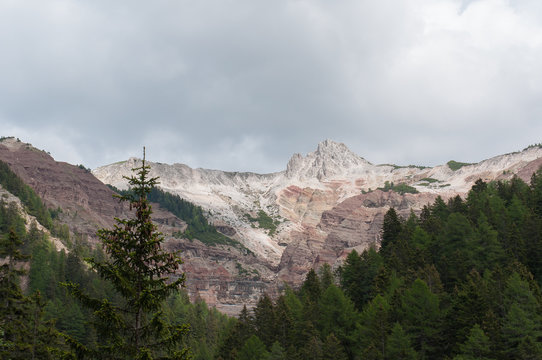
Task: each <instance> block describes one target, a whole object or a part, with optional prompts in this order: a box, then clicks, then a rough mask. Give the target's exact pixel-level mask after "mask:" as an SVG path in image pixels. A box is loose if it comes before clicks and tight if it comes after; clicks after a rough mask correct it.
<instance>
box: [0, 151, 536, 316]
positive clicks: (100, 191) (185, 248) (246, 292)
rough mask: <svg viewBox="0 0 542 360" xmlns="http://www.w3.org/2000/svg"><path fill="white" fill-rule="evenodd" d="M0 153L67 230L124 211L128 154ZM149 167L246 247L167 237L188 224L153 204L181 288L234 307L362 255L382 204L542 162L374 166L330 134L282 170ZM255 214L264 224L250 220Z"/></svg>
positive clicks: (376, 235) (423, 201)
mask: <svg viewBox="0 0 542 360" xmlns="http://www.w3.org/2000/svg"><path fill="white" fill-rule="evenodd" d="M0 160H3V161H5V162H7V163H8V164H10V166H11V167H12V169H13V170H14V171H15V172H16V173H17V174H19V176H21V177H22V178H23V180H24V181H25V182H27V183H28V184H29V185H30V186H32V187H33V188H34V189H35V190H36V191H37V193H38V194H39V195H40V196H42V198H43V199H44V200H45V201H46V203H47V205H48V206H49V207H53V208H56V207H58V206H59V207H61V208H62V209H63V210H64V212H63V213H62V214H61V221H63V222H65V223H67V224H68V225H69V226H70V229H71V230H72V232H75V233H82V234H86V235H87V236H88V237H89V238H90V239H91V240H93V239H94V240H95V235H94V234H95V231H96V230H97V229H98V228H99V227H104V226H111V225H112V223H113V217H114V216H124V215H126V214H127V211H126V210H127V209H125V208H123V207H122V206H121V205H120V204H119V203H118V202H117V201H116V200H114V199H113V198H112V197H111V195H112V192H111V191H110V190H109V188H107V187H106V186H105V185H104V183H107V184H112V185H114V186H116V187H118V188H121V189H122V188H126V186H127V183H126V180H125V179H124V178H123V176H129V175H131V169H132V168H134V167H136V166H137V165H138V163H139V161H140V160H138V159H136V158H131V159H128V160H127V161H124V162H120V163H115V164H111V165H107V166H103V167H100V168H98V169H95V170H93V171H92V174H91V173H89V172H88V171H87V170H85V169H80V168H79V167H76V166H73V165H69V164H66V163H58V162H56V161H54V159H52V158H51V157H50V156H49V155H47V154H46V153H44V152H42V151H39V150H36V149H34V148H32V147H31V146H29V145H27V144H23V143H19V142H16V141H15V140H9V141H6V140H4V142H2V143H0ZM150 165H151V173H150V175H151V176H158V177H159V178H160V185H159V186H160V187H161V188H162V189H163V190H165V191H168V192H171V193H173V194H177V195H179V196H181V197H182V198H185V199H187V200H189V201H191V202H193V203H195V204H197V205H200V206H202V207H203V208H204V209H205V210H206V211H208V212H209V214H210V221H211V222H212V223H214V224H215V225H216V226H217V229H219V231H221V232H223V233H224V234H226V235H228V236H231V237H232V238H234V239H235V240H238V241H239V242H241V243H242V244H243V245H244V246H245V247H246V248H248V249H249V250H251V251H252V253H253V254H250V253H249V254H246V252H243V251H240V250H239V249H237V248H235V247H232V246H224V245H219V246H215V247H209V246H206V245H204V244H203V243H201V242H199V241H198V240H194V241H192V242H191V241H188V240H186V239H177V238H175V237H173V236H172V234H173V233H175V232H176V231H179V230H181V231H182V230H184V227H185V226H186V225H185V224H184V223H183V222H182V221H180V220H179V219H177V218H175V216H174V215H172V214H170V213H169V212H167V211H164V210H162V209H160V208H159V207H158V206H157V205H155V206H154V210H155V214H154V215H155V216H154V219H155V221H156V222H157V223H158V224H159V228H160V230H161V231H162V232H163V233H164V234H166V236H167V239H168V240H167V245H166V246H167V248H168V249H170V250H177V249H180V250H181V251H182V257H183V259H184V261H185V263H184V264H183V271H185V272H186V273H187V279H188V281H187V286H188V290H189V293H190V296H191V297H192V298H195V297H201V298H203V299H205V300H206V301H207V302H208V303H209V304H211V305H215V306H216V307H217V308H219V309H220V310H222V311H224V312H227V313H231V314H235V313H237V312H238V311H239V310H240V309H241V308H242V306H243V304H247V305H249V306H250V305H254V304H255V303H256V302H257V299H258V298H259V297H260V296H261V294H263V293H264V292H265V293H269V294H270V295H274V294H277V293H278V291H279V290H280V287H281V286H282V284H283V283H284V282H287V283H289V284H291V285H294V286H295V285H298V284H299V283H300V282H301V281H302V280H303V278H304V276H305V274H306V273H307V271H308V270H309V269H310V268H311V267H318V266H320V265H321V264H323V263H329V264H331V265H332V266H337V265H339V264H340V263H341V262H342V261H343V260H344V258H345V256H346V255H347V254H348V252H350V251H351V250H352V249H356V250H358V251H360V252H361V251H363V250H364V249H366V248H367V247H369V246H373V245H374V246H378V245H379V242H380V229H381V226H382V221H383V217H384V214H385V213H386V211H387V210H388V209H389V208H390V207H394V208H395V209H396V210H397V211H398V213H399V214H400V215H402V216H404V217H407V216H408V215H409V213H410V211H411V210H413V211H415V212H417V211H420V210H421V209H422V207H423V206H424V205H427V204H430V203H433V202H434V200H435V199H436V197H437V196H441V197H442V198H443V199H444V200H446V199H448V198H450V197H452V196H455V195H462V196H464V195H465V194H466V192H467V191H468V190H469V189H470V187H471V186H472V185H473V184H474V182H475V181H476V180H477V179H479V178H482V179H483V180H485V181H490V180H501V179H510V178H512V176H514V175H515V174H517V175H518V176H520V177H521V178H522V179H523V180H526V181H528V180H529V179H530V176H531V174H532V173H533V172H534V171H536V170H537V169H538V167H539V166H540V165H542V149H540V148H538V147H534V148H530V149H527V150H525V151H523V152H518V153H513V154H506V155H501V156H496V157H494V158H491V159H488V160H485V161H482V162H480V163H478V164H472V165H467V166H463V167H461V168H459V169H456V170H455V171H454V170H452V169H451V168H450V167H449V166H448V165H442V166H437V167H434V168H423V167H398V166H392V165H374V164H372V163H370V162H369V161H367V160H365V159H363V158H361V157H359V156H358V155H356V154H354V153H352V152H351V151H350V150H349V149H348V148H347V147H346V146H345V145H344V144H338V143H335V142H332V141H325V142H323V143H321V144H319V145H318V148H317V150H315V151H314V152H312V153H309V154H307V155H306V156H302V155H299V154H296V155H294V156H292V158H291V159H290V161H289V163H288V165H287V169H286V170H285V171H283V172H278V173H273V174H254V173H235V172H223V171H218V170H206V169H192V168H190V167H188V166H186V165H183V164H173V165H167V164H160V163H150ZM94 176H96V178H97V179H96V178H95V177H94ZM98 179H99V180H101V181H99V180H98ZM102 182H103V183H102ZM386 182H388V184H390V183H394V184H395V185H397V184H406V185H409V186H411V187H412V188H414V189H416V191H418V193H406V194H399V193H397V192H395V191H382V190H377V188H382V187H384V186H385V184H386ZM261 213H264V214H265V216H266V218H267V219H266V221H267V222H266V223H264V222H263V221H262V222H260V221H259V220H257V219H256V218H257V217H258V216H259V214H261Z"/></svg>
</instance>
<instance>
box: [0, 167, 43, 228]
mask: <svg viewBox="0 0 542 360" xmlns="http://www.w3.org/2000/svg"><path fill="white" fill-rule="evenodd" d="M0 185H2V187H3V188H4V189H6V190H7V191H9V192H10V193H12V194H13V195H15V196H17V197H18V198H19V199H20V200H21V202H22V203H23V204H24V206H25V207H26V209H27V212H28V213H29V214H30V215H32V216H35V217H36V219H37V220H38V222H39V223H40V224H42V225H43V226H45V227H46V228H47V229H51V227H52V225H53V221H52V219H51V214H50V213H49V210H47V207H46V206H45V205H44V204H43V201H42V200H41V199H40V197H39V196H38V195H37V194H36V193H35V192H34V190H33V189H32V188H31V187H30V186H28V185H26V184H25V183H24V182H23V181H22V180H21V178H19V177H18V176H17V175H16V174H15V173H14V172H13V171H11V169H10V168H9V165H8V164H6V163H5V162H3V161H0Z"/></svg>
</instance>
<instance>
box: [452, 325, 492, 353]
mask: <svg viewBox="0 0 542 360" xmlns="http://www.w3.org/2000/svg"><path fill="white" fill-rule="evenodd" d="M489 345H490V341H489V338H488V337H487V335H486V334H485V333H484V330H482V329H481V328H480V325H478V324H475V325H474V326H473V327H472V328H471V330H470V333H469V337H468V338H467V340H466V341H465V343H463V344H461V345H460V346H459V347H460V349H461V354H460V355H458V356H456V357H454V360H491V358H490V357H489V355H490V354H491V351H490V349H489Z"/></svg>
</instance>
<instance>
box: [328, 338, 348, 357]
mask: <svg viewBox="0 0 542 360" xmlns="http://www.w3.org/2000/svg"><path fill="white" fill-rule="evenodd" d="M322 359H323V360H348V356H347V355H346V352H345V351H344V347H343V346H342V345H341V342H340V341H339V339H337V338H336V337H335V335H334V334H333V333H331V334H329V335H328V336H327V337H326V341H325V342H324V344H323V345H322Z"/></svg>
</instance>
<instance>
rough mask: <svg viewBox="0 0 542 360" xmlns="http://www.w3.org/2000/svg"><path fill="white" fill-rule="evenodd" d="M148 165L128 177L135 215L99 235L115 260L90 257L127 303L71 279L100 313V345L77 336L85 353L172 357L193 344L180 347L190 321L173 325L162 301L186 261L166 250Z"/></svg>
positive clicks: (85, 301) (172, 289) (82, 297)
mask: <svg viewBox="0 0 542 360" xmlns="http://www.w3.org/2000/svg"><path fill="white" fill-rule="evenodd" d="M149 169H150V167H149V166H148V165H146V164H145V152H143V163H142V165H141V167H138V168H135V169H133V171H134V172H136V175H137V176H132V177H129V178H127V179H128V181H129V184H130V186H131V192H130V193H129V194H126V195H123V196H119V199H120V201H126V202H128V203H129V204H130V209H135V216H134V217H133V218H129V219H116V225H115V226H114V228H113V229H110V230H108V229H102V230H100V231H99V232H98V235H99V237H100V239H101V241H102V244H103V246H104V249H105V251H106V253H107V254H108V255H109V259H108V260H107V261H104V262H99V261H97V260H96V259H88V262H89V264H90V265H91V267H92V269H94V270H95V271H97V273H98V274H99V275H100V276H101V277H102V278H104V279H106V280H109V281H110V282H111V283H112V284H113V286H114V288H115V290H116V291H117V292H118V293H119V294H120V296H121V297H122V300H123V301H122V302H121V303H118V304H117V303H113V302H111V301H110V300H108V299H96V298H91V297H90V296H88V295H87V294H86V293H84V292H83V291H82V290H81V289H80V285H79V284H75V283H67V284H66V286H67V287H68V289H69V290H70V292H71V293H72V294H73V295H74V296H76V297H77V298H79V299H80V300H81V301H82V303H83V304H84V305H85V306H87V307H88V308H90V309H91V310H92V311H93V312H94V321H93V323H94V325H95V328H96V330H97V335H98V344H96V346H89V347H85V346H83V345H82V344H80V343H78V342H77V341H74V340H73V341H72V345H73V346H74V348H75V349H76V351H77V353H78V355H79V356H80V357H89V358H94V359H154V358H160V359H166V358H176V359H180V358H184V357H185V356H186V354H187V349H182V350H178V345H179V343H180V341H181V340H182V337H183V335H184V334H185V333H186V331H187V328H186V327H185V326H172V325H171V324H169V323H168V322H167V321H166V319H165V317H164V316H163V312H162V306H163V304H164V302H165V300H166V299H167V297H168V296H170V295H171V294H174V293H176V292H178V291H179V288H180V286H182V285H183V284H184V274H183V275H182V276H180V277H179V278H177V279H176V280H170V279H169V278H168V277H167V276H170V275H172V274H174V273H175V272H176V271H177V270H178V268H179V265H180V264H181V263H182V261H181V259H180V257H179V256H178V254H177V253H166V252H164V251H162V249H161V245H162V243H163V241H164V237H163V235H162V234H161V233H159V232H157V231H156V225H154V224H153V222H152V220H151V214H152V209H151V206H150V204H149V201H148V199H147V195H148V194H149V192H150V191H151V190H152V188H153V187H154V186H155V185H156V184H157V178H150V177H149Z"/></svg>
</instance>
